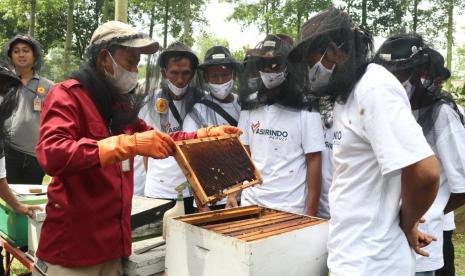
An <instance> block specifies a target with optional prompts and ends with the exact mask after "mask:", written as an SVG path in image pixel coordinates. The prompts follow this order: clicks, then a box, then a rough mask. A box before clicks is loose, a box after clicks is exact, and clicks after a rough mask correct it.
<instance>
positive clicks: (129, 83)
mask: <svg viewBox="0 0 465 276" xmlns="http://www.w3.org/2000/svg"><path fill="white" fill-rule="evenodd" d="M108 54H109V55H110V58H111V61H112V63H113V74H110V73H108V72H107V71H106V70H105V75H106V76H107V78H109V79H110V80H111V81H112V82H113V84H114V85H115V86H116V87H117V88H119V90H120V92H121V93H122V94H126V93H129V92H131V91H132V90H133V89H134V88H136V86H137V72H129V71H128V70H126V69H124V68H123V66H121V65H119V64H118V63H116V61H115V60H114V59H113V56H112V55H111V54H110V53H108Z"/></svg>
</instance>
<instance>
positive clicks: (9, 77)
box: [0, 65, 21, 96]
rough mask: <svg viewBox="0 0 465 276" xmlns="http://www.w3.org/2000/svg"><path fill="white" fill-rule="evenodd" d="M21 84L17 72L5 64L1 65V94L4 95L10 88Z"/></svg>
mask: <svg viewBox="0 0 465 276" xmlns="http://www.w3.org/2000/svg"><path fill="white" fill-rule="evenodd" d="M20 85H21V80H20V79H19V78H18V76H16V74H15V73H14V72H13V71H11V70H10V69H8V68H6V67H5V66H2V65H0V96H4V95H5V94H6V93H7V92H8V91H9V90H10V89H12V88H15V87H18V86H20Z"/></svg>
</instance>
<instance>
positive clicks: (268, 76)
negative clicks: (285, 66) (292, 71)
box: [260, 70, 286, 89]
mask: <svg viewBox="0 0 465 276" xmlns="http://www.w3.org/2000/svg"><path fill="white" fill-rule="evenodd" d="M260 78H261V79H262V82H263V84H264V85H265V87H266V88H268V89H272V88H275V87H277V86H278V85H280V84H281V83H283V82H284V80H285V79H286V70H284V71H283V72H279V73H265V72H262V71H260Z"/></svg>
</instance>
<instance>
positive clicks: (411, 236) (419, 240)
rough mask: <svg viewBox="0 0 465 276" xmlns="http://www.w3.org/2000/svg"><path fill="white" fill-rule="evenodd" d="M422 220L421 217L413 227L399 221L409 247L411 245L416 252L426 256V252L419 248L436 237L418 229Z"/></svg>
mask: <svg viewBox="0 0 465 276" xmlns="http://www.w3.org/2000/svg"><path fill="white" fill-rule="evenodd" d="M423 222H425V220H424V219H421V220H420V221H419V222H417V223H415V225H414V226H413V227H409V226H407V225H403V224H402V222H401V224H400V227H401V228H402V231H404V234H405V236H406V237H407V240H408V243H409V244H410V247H412V248H413V250H415V252H416V253H417V254H419V255H421V256H425V257H428V256H429V254H428V252H426V251H423V250H421V248H423V247H425V246H427V245H429V244H430V243H431V242H433V241H436V237H433V236H430V235H428V234H426V233H423V232H420V231H418V225H419V224H420V223H423Z"/></svg>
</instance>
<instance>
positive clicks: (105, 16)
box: [102, 0, 111, 23]
mask: <svg viewBox="0 0 465 276" xmlns="http://www.w3.org/2000/svg"><path fill="white" fill-rule="evenodd" d="M110 9H111V6H110V0H103V13H102V22H103V23H104V22H107V21H109V20H110Z"/></svg>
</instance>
